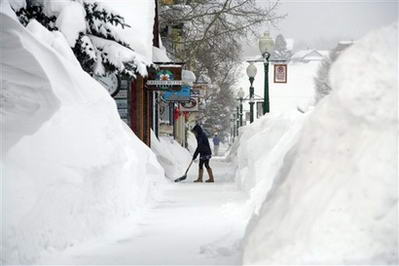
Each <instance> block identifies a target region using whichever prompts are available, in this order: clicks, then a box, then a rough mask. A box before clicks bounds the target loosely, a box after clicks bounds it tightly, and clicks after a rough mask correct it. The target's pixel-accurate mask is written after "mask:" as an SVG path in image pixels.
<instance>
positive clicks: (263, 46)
mask: <svg viewBox="0 0 399 266" xmlns="http://www.w3.org/2000/svg"><path fill="white" fill-rule="evenodd" d="M273 45H274V42H273V39H272V38H270V35H269V32H265V34H264V35H263V36H262V37H261V38H260V39H259V50H260V52H261V54H262V57H263V59H264V61H263V64H264V70H265V87H264V90H265V91H264V101H263V114H266V113H269V112H270V102H269V58H270V52H271V49H272V48H273Z"/></svg>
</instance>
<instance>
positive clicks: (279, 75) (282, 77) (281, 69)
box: [274, 64, 287, 83]
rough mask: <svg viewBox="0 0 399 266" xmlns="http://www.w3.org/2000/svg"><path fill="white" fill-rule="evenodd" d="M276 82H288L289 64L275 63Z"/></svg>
mask: <svg viewBox="0 0 399 266" xmlns="http://www.w3.org/2000/svg"><path fill="white" fill-rule="evenodd" d="M274 83H287V64H276V65H274Z"/></svg>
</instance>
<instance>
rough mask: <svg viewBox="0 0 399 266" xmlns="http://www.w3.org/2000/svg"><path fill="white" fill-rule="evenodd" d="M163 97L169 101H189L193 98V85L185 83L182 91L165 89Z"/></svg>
mask: <svg viewBox="0 0 399 266" xmlns="http://www.w3.org/2000/svg"><path fill="white" fill-rule="evenodd" d="M161 97H162V100H164V101H167V102H188V101H190V99H191V86H187V85H183V86H182V89H181V90H180V91H165V92H163V93H162V95H161Z"/></svg>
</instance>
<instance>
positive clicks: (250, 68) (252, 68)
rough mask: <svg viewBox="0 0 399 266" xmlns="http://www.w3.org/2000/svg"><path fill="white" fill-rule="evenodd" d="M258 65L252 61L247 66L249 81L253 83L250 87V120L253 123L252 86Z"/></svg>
mask: <svg viewBox="0 0 399 266" xmlns="http://www.w3.org/2000/svg"><path fill="white" fill-rule="evenodd" d="M256 72H257V69H256V66H255V65H254V62H250V63H249V66H248V67H247V75H248V77H249V82H250V83H251V86H250V87H249V114H250V116H249V121H250V122H251V123H252V122H253V121H254V103H255V100H254V94H255V93H254V87H253V86H252V84H253V82H254V80H255V76H256Z"/></svg>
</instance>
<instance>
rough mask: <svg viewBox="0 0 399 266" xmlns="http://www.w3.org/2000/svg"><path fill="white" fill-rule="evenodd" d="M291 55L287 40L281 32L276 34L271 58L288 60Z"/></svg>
mask: <svg viewBox="0 0 399 266" xmlns="http://www.w3.org/2000/svg"><path fill="white" fill-rule="evenodd" d="M291 57H292V53H291V51H289V50H288V49H287V41H286V40H285V38H284V36H283V35H282V34H279V35H277V37H276V40H275V42H274V48H273V51H272V54H271V59H273V60H286V61H288V60H290V59H291Z"/></svg>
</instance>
